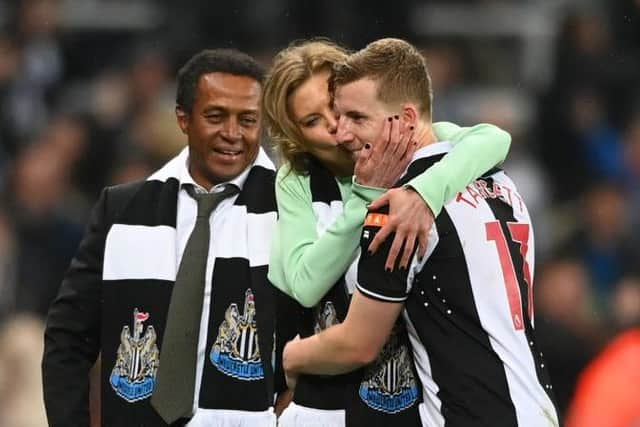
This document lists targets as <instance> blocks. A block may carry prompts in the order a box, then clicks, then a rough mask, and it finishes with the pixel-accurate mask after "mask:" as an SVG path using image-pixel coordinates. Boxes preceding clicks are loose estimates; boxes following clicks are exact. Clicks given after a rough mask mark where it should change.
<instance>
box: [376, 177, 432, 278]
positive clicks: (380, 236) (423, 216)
mask: <svg viewBox="0 0 640 427" xmlns="http://www.w3.org/2000/svg"><path fill="white" fill-rule="evenodd" d="M387 204H388V205H389V220H388V221H387V223H386V224H385V225H384V226H383V227H382V228H381V229H380V231H378V233H377V234H376V237H375V238H374V239H373V241H372V242H371V244H370V245H369V250H370V251H371V252H375V251H377V250H378V248H379V247H380V245H381V244H382V242H384V241H385V239H386V238H387V237H388V236H389V235H390V234H391V233H394V232H395V233H396V235H395V238H394V239H393V243H392V244H391V249H390V250H389V256H388V257H387V262H386V263H385V268H387V269H390V270H393V268H394V266H395V263H396V259H397V258H398V255H399V254H400V249H401V248H402V247H403V245H404V251H403V252H402V258H401V259H400V268H407V266H408V265H409V260H410V258H411V254H412V253H413V249H414V247H415V243H416V239H417V240H418V242H419V247H418V255H419V256H420V258H422V257H423V256H424V254H425V253H426V251H427V237H428V235H429V230H430V229H431V226H432V225H433V221H434V217H433V212H431V209H430V208H429V206H428V205H427V204H426V202H425V201H424V199H423V198H422V197H421V196H420V194H418V193H417V192H416V191H415V190H413V189H412V188H411V187H402V188H393V189H391V190H389V191H387V192H385V193H384V194H383V195H382V196H380V197H378V198H377V199H376V200H374V201H373V202H372V203H371V204H370V205H369V210H372V211H373V210H377V209H380V208H381V207H383V206H385V205H387Z"/></svg>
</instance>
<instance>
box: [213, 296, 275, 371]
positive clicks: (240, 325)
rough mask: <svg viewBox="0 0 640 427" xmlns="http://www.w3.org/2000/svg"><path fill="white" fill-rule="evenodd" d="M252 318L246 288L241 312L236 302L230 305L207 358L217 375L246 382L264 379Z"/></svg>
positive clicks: (251, 301)
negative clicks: (218, 372) (224, 375)
mask: <svg viewBox="0 0 640 427" xmlns="http://www.w3.org/2000/svg"><path fill="white" fill-rule="evenodd" d="M255 316H256V305H255V301H254V297H253V293H252V292H251V289H247V292H246V293H245V297H244V310H243V312H242V313H240V312H239V311H238V306H237V304H236V303H232V304H231V305H229V307H228V308H227V310H226V311H225V313H224V320H223V321H222V323H221V324H220V327H219V328H218V336H217V337H216V341H215V342H214V344H213V348H212V349H211V354H210V355H209V359H210V360H211V363H213V365H214V366H215V367H216V368H218V370H219V371H220V372H222V373H224V374H226V375H229V376H231V377H233V378H237V379H239V380H245V381H253V380H260V379H262V378H264V367H263V366H262V360H261V359H260V349H259V348H258V328H257V326H256V319H255Z"/></svg>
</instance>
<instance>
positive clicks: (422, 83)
mask: <svg viewBox="0 0 640 427" xmlns="http://www.w3.org/2000/svg"><path fill="white" fill-rule="evenodd" d="M364 78H369V79H371V80H373V81H375V82H376V83H378V93H377V97H378V99H379V100H380V101H382V102H384V103H386V104H401V103H403V102H406V101H411V102H413V103H415V104H416V105H417V106H418V109H419V112H420V114H421V116H422V117H423V118H427V119H429V120H430V119H431V104H432V102H433V90H432V88H431V76H430V75H429V69H428V68H427V62H426V60H425V58H424V56H422V54H421V53H420V52H419V51H418V49H416V48H415V47H414V46H413V45H411V44H410V43H407V42H406V41H404V40H401V39H394V38H385V39H380V40H376V41H374V42H372V43H369V44H368V45H367V46H366V47H365V48H364V49H362V50H359V51H358V52H356V53H354V54H353V55H351V56H349V57H348V59H347V60H346V61H343V62H340V63H337V64H336V65H335V66H334V72H333V76H332V78H331V84H330V88H331V90H332V91H335V89H336V87H337V86H344V85H346V84H348V83H352V82H354V81H356V80H360V79H364Z"/></svg>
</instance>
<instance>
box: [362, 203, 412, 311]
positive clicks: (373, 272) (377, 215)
mask: <svg viewBox="0 0 640 427" xmlns="http://www.w3.org/2000/svg"><path fill="white" fill-rule="evenodd" d="M388 212H389V211H388V207H386V206H385V207H384V208H383V209H380V210H378V211H377V212H370V213H369V214H367V217H366V218H365V222H364V227H363V229H362V236H361V238H360V249H361V254H360V261H359V263H358V283H357V285H356V286H357V288H358V290H359V291H360V292H361V293H362V294H364V295H365V296H367V297H369V298H373V299H376V300H380V301H386V302H403V301H405V300H406V299H407V296H408V295H409V291H410V290H411V287H410V283H409V280H408V272H409V270H407V269H405V268H396V269H394V270H393V271H388V270H386V269H385V262H386V260H387V255H388V254H389V250H390V249H391V245H392V243H393V238H394V234H391V235H390V236H388V237H387V238H386V239H385V241H384V242H383V243H382V245H381V246H380V247H379V248H378V250H377V251H376V252H375V253H374V254H372V253H370V252H369V251H368V247H369V244H370V243H371V241H372V240H373V239H374V237H375V236H376V234H377V233H378V231H380V229H381V228H382V226H383V225H384V224H385V223H386V221H387V219H388ZM414 254H415V249H414ZM412 257H413V254H412Z"/></svg>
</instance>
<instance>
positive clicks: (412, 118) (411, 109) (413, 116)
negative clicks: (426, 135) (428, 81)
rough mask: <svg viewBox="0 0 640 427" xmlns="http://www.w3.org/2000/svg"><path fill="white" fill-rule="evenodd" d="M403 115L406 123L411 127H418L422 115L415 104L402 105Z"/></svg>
mask: <svg viewBox="0 0 640 427" xmlns="http://www.w3.org/2000/svg"><path fill="white" fill-rule="evenodd" d="M401 114H402V118H403V119H404V121H405V123H406V124H408V125H409V126H416V125H417V124H418V119H419V118H420V113H418V109H417V107H416V105H415V104H413V103H410V102H407V103H404V104H402V106H401Z"/></svg>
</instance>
